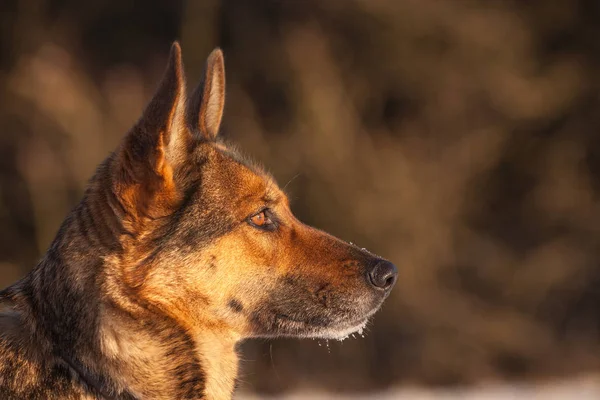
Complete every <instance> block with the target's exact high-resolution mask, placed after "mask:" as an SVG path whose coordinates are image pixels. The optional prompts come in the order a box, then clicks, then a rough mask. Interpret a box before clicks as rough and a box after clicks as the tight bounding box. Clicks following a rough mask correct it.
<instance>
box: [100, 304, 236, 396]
mask: <svg viewBox="0 0 600 400" xmlns="http://www.w3.org/2000/svg"><path fill="white" fill-rule="evenodd" d="M100 320H101V321H102V323H101V326H100V327H99V332H100V335H99V337H100V346H101V351H102V354H103V358H104V359H106V360H109V362H108V370H109V371H110V374H111V375H112V376H114V377H115V378H114V382H115V384H116V387H117V390H118V391H119V392H130V393H133V394H134V395H135V397H137V398H140V399H142V398H143V399H146V398H152V399H154V398H156V399H163V398H164V399H179V398H190V399H211V400H225V399H231V397H232V393H233V390H234V386H235V380H236V377H237V368H238V356H237V353H236V351H235V346H236V343H237V342H238V340H239V337H238V336H237V335H234V334H232V333H231V332H229V331H227V330H225V329H219V327H215V326H214V325H211V326H205V327H203V328H202V327H199V328H198V327H195V328H194V329H191V328H189V327H185V326H184V324H182V323H181V322H180V321H178V320H177V319H175V318H173V317H171V316H169V315H167V314H166V313H164V312H162V311H161V310H160V309H157V308H155V307H152V306H149V305H147V304H144V305H140V304H139V303H135V304H132V303H130V302H123V299H121V300H120V304H119V305H116V304H115V303H114V302H112V303H110V304H108V305H106V306H103V309H102V311H101V316H100Z"/></svg>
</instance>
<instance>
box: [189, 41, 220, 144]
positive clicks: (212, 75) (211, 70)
mask: <svg viewBox="0 0 600 400" xmlns="http://www.w3.org/2000/svg"><path fill="white" fill-rule="evenodd" d="M224 107H225V61H224V60H223V52H222V51H221V49H219V48H216V49H214V50H213V51H212V52H211V53H210V55H209V56H208V59H207V60H206V66H205V68H204V75H203V76H202V81H200V84H199V85H198V87H196V90H194V93H193V94H192V95H191V97H190V100H189V102H188V107H187V111H186V120H187V123H188V124H189V126H190V127H191V129H192V131H197V132H199V133H200V135H202V138H203V139H205V140H210V141H212V140H215V138H216V137H217V134H218V133H219V128H220V126H221V119H222V118H223V108H224Z"/></svg>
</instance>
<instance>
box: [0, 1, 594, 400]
mask: <svg viewBox="0 0 600 400" xmlns="http://www.w3.org/2000/svg"><path fill="white" fill-rule="evenodd" d="M0 10H1V14H0V127H1V134H0V287H5V286H7V285H9V284H10V283H12V282H13V281H15V280H16V279H18V278H19V277H21V276H23V275H24V274H25V273H27V271H29V270H30V269H31V268H32V267H33V266H34V265H35V263H36V260H37V259H38V258H39V257H40V255H41V254H42V253H43V252H44V251H45V249H46V248H47V246H48V244H49V242H50V241H51V240H52V238H53V236H54V234H55V233H56V230H57V228H58V225H59V224H60V223H61V222H62V220H63V219H64V217H65V215H66V214H67V213H68V211H69V210H70V209H71V207H73V206H74V205H75V204H76V203H77V202H78V200H79V198H80V196H81V194H82V192H83V189H84V187H85V184H86V180H87V179H88V178H89V177H90V176H91V174H92V173H93V170H94V168H95V166H96V165H97V164H98V163H99V162H100V161H101V160H102V159H104V157H106V156H107V155H108V153H109V152H110V151H111V150H112V149H113V148H115V146H116V145H117V143H118V142H119V140H120V139H121V138H122V137H123V135H124V133H125V132H126V131H127V130H128V129H129V128H130V127H131V126H132V124H133V123H134V122H135V121H136V120H137V118H138V117H139V116H140V114H141V111H142V109H143V107H144V106H145V104H146V102H147V101H148V100H149V98H150V96H151V95H152V93H153V92H154V90H155V88H156V85H157V83H158V80H159V78H160V76H161V74H162V71H163V69H164V67H165V61H166V57H167V54H168V51H169V46H170V44H171V42H172V41H173V40H175V39H180V40H181V42H182V47H183V56H184V62H185V65H186V70H187V75H188V85H189V86H190V87H191V86H194V85H195V84H196V82H197V81H198V79H199V77H200V74H201V70H202V65H203V62H204V59H205V57H206V56H207V54H208V53H209V51H210V50H211V49H212V48H213V47H215V46H220V47H222V48H223V50H224V52H225V59H226V70H227V83H228V86H227V105H226V110H225V121H224V134H225V135H226V136H227V137H228V138H229V139H231V140H232V141H234V142H236V143H238V144H239V145H240V147H241V148H242V149H244V150H245V151H246V152H247V153H248V154H250V155H251V156H253V157H254V158H256V159H258V160H259V161H261V162H262V163H264V164H265V165H266V166H267V167H268V169H269V170H270V171H271V172H272V173H273V174H274V175H275V177H276V178H277V179H278V180H279V182H280V184H281V185H285V184H286V183H287V188H286V189H287V191H289V192H290V193H291V200H292V208H293V210H294V211H295V212H296V214H297V215H298V216H299V218H300V219H301V220H303V221H305V222H307V223H310V224H312V225H315V226H317V227H319V228H321V229H324V230H327V231H329V232H331V233H333V234H335V235H337V236H339V237H341V238H343V239H345V240H348V241H352V242H354V243H357V244H359V245H360V246H361V247H367V248H369V249H370V250H372V251H373V252H375V253H377V254H380V255H381V256H384V257H386V258H388V259H390V260H392V261H394V262H395V263H396V264H397V265H398V266H399V269H400V277H399V281H398V284H397V286H396V288H395V290H394V292H393V294H392V296H391V297H390V298H389V300H388V301H387V302H386V304H385V305H384V307H383V309H382V310H381V312H379V313H378V314H377V316H376V317H375V318H374V320H373V323H372V325H371V326H370V327H369V329H368V332H367V334H366V335H365V337H364V338H358V339H354V340H352V339H348V340H346V341H344V342H343V343H338V342H330V343H326V342H324V341H321V342H318V341H311V340H308V341H299V340H274V341H252V342H248V343H246V344H244V345H243V346H242V347H243V349H242V350H243V361H242V375H241V377H240V382H241V384H240V386H241V390H242V392H244V393H247V396H250V397H252V396H258V397H262V396H265V395H274V396H287V395H288V394H290V393H299V392H303V391H306V390H317V391H319V392H323V393H337V394H338V395H350V394H351V393H362V394H363V395H365V393H373V392H382V391H383V392H385V393H389V391H390V390H395V388H406V387H413V388H414V387H417V388H418V387H421V388H434V389H431V390H432V391H431V392H428V393H431V396H432V397H431V398H434V397H435V398H438V397H440V396H450V397H443V398H457V399H458V398H464V397H461V396H460V395H457V397H451V396H453V394H452V393H456V392H455V390H456V388H457V387H460V388H463V387H470V386H474V387H477V388H485V387H490V388H492V387H496V388H497V387H498V385H500V387H503V388H519V387H524V386H525V387H529V386H532V387H534V388H535V387H538V385H542V386H543V387H546V386H545V385H551V386H550V387H553V386H552V385H555V384H558V383H556V382H564V381H569V382H584V383H583V384H581V385H580V384H577V383H576V384H574V385H575V386H574V387H575V388H576V389H574V390H575V392H569V393H570V394H568V395H566V397H549V396H546V397H544V396H543V395H541V396H542V397H540V398H544V399H546V398H583V397H582V396H583V395H584V393H588V392H589V393H592V392H593V393H595V394H591V397H589V398H598V397H599V396H600V387H599V386H594V385H595V384H590V382H597V381H596V380H595V379H596V378H595V377H596V374H597V372H598V371H600V265H599V262H600V246H599V245H600V203H599V202H598V198H599V196H600V2H598V1H597V0H551V1H550V0H530V1H517V0H513V1H508V0H506V1H490V0H471V1H445V0H345V1H343V0H279V1H278V0H264V1H257V0H255V1H247V0H220V1H219V0H202V1H192V0H189V1H182V0H171V1H167V0H164V1H143V0H118V1H113V0H111V1H104V0H102V1H101V0H88V1H85V2H84V1H79V0H2V2H1V4H0ZM599 376H600V375H599ZM505 385H506V386H505ZM569 385H573V384H572V383H569ZM590 385H592V386H591V387H592V389H590ZM594 388H595V389H594ZM400 390H403V389H400ZM478 390H479V389H478ZM502 390H505V389H502ZM506 390H509V389H506ZM511 390H512V389H510V390H509V392H508V393H509V394H508V395H507V396H508V397H502V398H511V399H513V398H517V397H510V396H511V393H513V392H512V391H511ZM515 390H516V389H515ZM590 390H591V391H592V392H590ZM595 390H597V391H595ZM492 392H493V391H492ZM492 392H487V393H488V395H489V396H493V394H490V393H492ZM551 392H552V393H554V395H557V393H559V394H558V396H560V392H556V391H554V390H553V389H552V390H551ZM252 393H253V394H252ZM392 393H395V392H392ZM398 393H400V392H398ZM411 393H412V392H411ZM419 393H421V392H419ZM493 393H496V392H493ZM515 393H516V392H515ZM527 393H529V394H527ZM575 393H576V397H573V395H574V394H575ZM521 395H522V397H518V398H533V397H532V396H533V395H532V394H531V393H530V392H526V394H521ZM324 396H325V397H323V398H327V394H325V395H324ZM366 396H368V395H366ZM390 396H391V397H389V398H397V396H396V395H394V394H392V395H390ZM407 396H408V397H407V398H417V397H410V395H407ZM482 396H483V395H482ZM515 396H516V395H515ZM386 398H387V397H386ZM423 398H425V397H423ZM427 398H430V397H427ZM440 398H441V397H440ZM473 398H481V397H477V395H475V397H473Z"/></svg>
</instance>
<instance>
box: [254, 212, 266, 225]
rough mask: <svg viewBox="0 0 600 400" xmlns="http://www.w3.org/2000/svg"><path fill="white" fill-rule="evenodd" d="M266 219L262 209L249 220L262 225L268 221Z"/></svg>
mask: <svg viewBox="0 0 600 400" xmlns="http://www.w3.org/2000/svg"><path fill="white" fill-rule="evenodd" d="M268 220H269V219H268V218H267V215H266V214H265V212H264V211H261V212H259V213H258V214H255V215H253V216H252V217H251V218H250V221H251V222H252V223H253V224H254V225H256V226H263V225H265V224H267V223H268Z"/></svg>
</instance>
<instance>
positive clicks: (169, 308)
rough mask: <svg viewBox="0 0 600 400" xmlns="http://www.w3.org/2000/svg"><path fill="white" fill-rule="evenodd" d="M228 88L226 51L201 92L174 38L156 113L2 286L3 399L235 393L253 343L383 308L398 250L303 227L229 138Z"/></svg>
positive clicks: (324, 332) (329, 330)
mask: <svg viewBox="0 0 600 400" xmlns="http://www.w3.org/2000/svg"><path fill="white" fill-rule="evenodd" d="M224 89H225V75H224V63H223V55H222V53H221V51H220V50H215V51H214V52H213V53H212V54H211V55H210V57H209V58H208V61H207V66H206V71H205V75H204V79H203V81H202V83H201V84H200V85H199V86H198V88H197V89H196V90H195V91H194V93H193V95H192V97H191V99H190V101H189V102H187V101H186V99H185V92H186V89H185V80H184V77H183V69H182V63H181V51H180V48H179V45H178V44H177V43H176V44H174V45H173V48H172V51H171V56H170V60H169V65H168V67H167V71H166V73H165V77H164V78H163V81H162V82H161V84H160V86H159V88H158V90H157V92H156V95H155V96H154V98H153V99H152V100H151V102H150V104H149V105H148V107H147V108H146V110H145V111H144V114H143V116H142V118H141V119H140V120H139V121H138V122H137V124H136V125H135V126H134V127H133V128H132V130H131V131H130V132H129V133H128V134H127V136H126V137H125V139H124V141H123V142H122V144H121V145H120V146H119V148H118V149H117V150H116V151H115V152H114V153H113V154H112V155H111V156H110V157H109V158H108V159H107V160H106V161H105V162H104V163H102V164H101V165H100V166H99V168H98V170H97V172H96V174H95V175H94V177H93V178H92V179H91V181H90V184H89V187H88V189H87V191H86V193H85V195H84V198H83V200H82V201H81V203H80V204H79V205H78V206H77V207H76V208H75V209H74V210H73V211H72V212H71V214H70V215H69V216H68V217H67V219H66V220H65V222H64V223H63V225H62V226H61V228H60V230H59V232H58V234H57V236H56V239H55V240H54V242H53V243H52V245H51V246H50V248H49V250H48V252H47V253H46V254H45V255H44V257H43V258H42V260H41V261H40V263H39V264H38V265H37V266H36V267H35V268H34V269H33V271H32V272H31V273H30V274H29V275H27V276H26V277H25V278H24V279H22V280H21V281H19V282H17V283H15V284H14V285H13V286H10V287H9V288H7V289H5V290H3V291H2V292H0V398H2V399H24V398H27V399H58V398H61V399H103V398H104V399H182V398H186V399H200V398H204V399H228V398H231V395H232V391H233V388H234V383H235V378H236V375H237V355H236V352H235V345H236V343H238V342H239V341H240V340H243V339H245V338H251V337H260V336H262V337H274V336H297V337H336V336H340V335H345V334H347V333H350V332H352V331H354V330H356V329H358V328H360V326H361V325H362V324H364V323H365V322H366V320H367V319H368V318H369V317H370V316H371V315H372V314H373V313H374V312H375V311H376V310H377V309H378V308H379V306H380V305H381V303H382V301H383V300H384V299H385V297H386V296H387V295H388V293H389V290H390V289H391V286H392V285H393V283H394V279H395V273H394V274H393V275H389V277H388V278H389V279H388V280H387V281H384V282H386V284H385V288H380V287H375V286H374V284H373V283H372V278H369V276H370V275H369V274H372V273H373V271H374V270H375V268H376V266H378V265H379V266H380V265H382V262H384V261H382V260H381V259H379V258H377V257H375V256H373V255H372V254H370V253H368V252H366V251H364V250H361V249H359V248H357V247H355V246H353V245H350V244H348V243H345V242H343V241H341V240H339V239H336V238H334V237H332V236H330V235H328V234H326V233H324V232H321V231H319V230H316V229H314V228H311V227H309V226H307V225H304V224H302V223H301V222H300V221H298V220H297V219H296V218H295V217H294V216H293V214H292V212H291V211H290V208H289V204H288V200H287V198H286V196H285V194H284V193H283V192H282V191H281V190H280V189H279V188H278V186H277V184H276V183H275V181H274V180H273V179H272V178H271V177H270V176H269V175H268V174H266V173H265V172H263V171H262V170H261V169H260V168H258V167H256V166H253V165H252V164H249V163H247V162H245V161H244V160H243V159H242V158H241V157H240V156H239V155H238V154H237V153H235V152H234V151H232V150H230V149H229V148H228V147H227V146H226V145H225V144H224V143H221V142H219V141H218V140H217V133H218V130H219V125H220V122H221V117H222V114H223V106H224ZM263 210H264V212H265V218H269V219H270V220H271V222H272V224H270V225H265V226H262V227H259V226H256V225H253V223H252V221H251V219H250V218H251V217H252V216H253V215H256V214H257V213H260V212H262V211H263ZM386 265H388V267H389V266H392V265H391V264H389V263H387V264H386ZM392 267H393V266H392ZM394 271H395V270H394ZM370 279H371V280H370Z"/></svg>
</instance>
